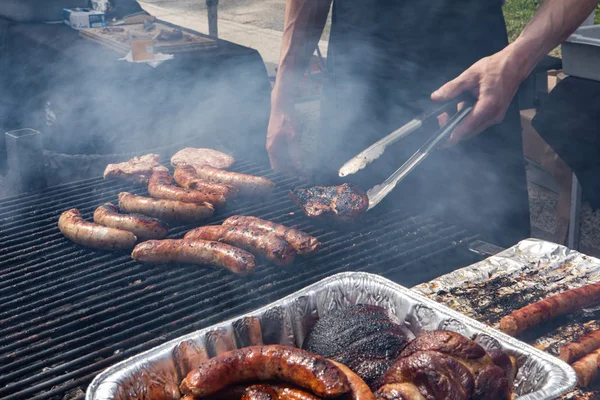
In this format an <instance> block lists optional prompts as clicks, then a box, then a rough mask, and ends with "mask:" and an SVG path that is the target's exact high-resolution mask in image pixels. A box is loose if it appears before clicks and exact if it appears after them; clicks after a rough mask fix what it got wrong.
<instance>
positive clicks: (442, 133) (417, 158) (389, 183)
mask: <svg viewBox="0 0 600 400" xmlns="http://www.w3.org/2000/svg"><path fill="white" fill-rule="evenodd" d="M459 103H463V107H462V108H461V109H460V110H459V111H458V112H457V113H455V114H454V115H453V116H452V117H451V118H450V119H449V120H448V122H447V123H446V124H445V125H444V126H442V127H441V128H440V129H439V130H438V131H437V132H436V133H435V134H434V135H433V136H432V137H431V138H429V140H427V142H425V144H424V145H423V146H421V147H420V148H419V149H418V150H417V151H416V152H415V153H414V154H413V155H412V156H411V157H410V158H409V159H408V160H407V161H406V162H405V163H404V164H403V165H402V166H401V167H400V168H398V169H397V170H396V172H394V173H393V174H392V175H391V176H390V177H389V178H388V179H386V180H385V182H383V183H381V184H379V185H375V186H374V187H373V188H371V189H370V190H369V191H368V192H367V196H368V197H369V210H370V209H371V208H373V207H375V206H376V205H377V204H379V202H380V201H381V200H383V198H384V197H385V196H387V195H388V194H389V193H390V192H391V191H392V190H393V189H394V187H396V185H397V184H398V182H400V181H401V180H402V179H404V178H405V177H406V176H407V175H408V174H409V173H411V172H412V171H413V170H414V169H415V168H416V167H417V166H418V165H419V164H420V163H421V162H422V161H423V160H424V159H425V158H427V156H428V155H429V153H431V151H432V150H434V149H435V148H437V147H438V145H439V144H440V143H441V142H442V141H443V140H444V139H446V138H447V137H448V136H450V133H452V131H453V130H454V129H455V128H456V127H457V126H458V124H459V123H460V122H461V121H462V120H463V119H464V118H465V117H466V116H467V115H469V113H470V112H471V110H473V105H474V104H475V99H474V98H473V97H472V96H470V95H466V94H465V95H462V96H459V97H457V98H455V99H453V100H451V101H449V102H446V103H444V104H443V105H441V106H438V107H434V108H432V109H430V110H427V111H425V112H424V113H423V114H421V115H419V116H418V117H416V118H414V119H413V120H411V121H409V122H408V123H407V124H405V125H403V126H401V127H400V128H398V129H396V130H395V131H394V132H392V133H390V134H389V135H387V136H386V137H384V138H383V139H381V140H379V141H377V142H376V143H375V144H373V145H372V146H371V147H369V148H368V149H366V150H364V151H362V152H361V153H360V154H358V155H357V156H355V157H354V158H352V159H351V160H349V161H348V162H346V163H345V164H344V165H343V166H342V168H340V169H339V171H338V173H339V176H341V177H344V176H348V175H352V174H355V173H356V172H358V171H360V170H361V169H363V168H365V167H366V166H367V165H368V164H370V163H372V162H373V161H375V160H376V159H378V158H379V157H381V155H382V154H383V153H384V152H385V150H386V149H387V148H388V147H389V146H390V145H392V144H394V143H396V142H397V141H398V140H400V139H402V138H404V137H406V136H408V135H410V134H411V133H413V132H414V131H416V130H417V129H419V128H421V127H422V126H423V124H424V123H425V121H427V120H429V119H430V118H437V117H438V116H439V115H441V114H443V113H450V112H452V110H456V107H457V105H458V104H459Z"/></svg>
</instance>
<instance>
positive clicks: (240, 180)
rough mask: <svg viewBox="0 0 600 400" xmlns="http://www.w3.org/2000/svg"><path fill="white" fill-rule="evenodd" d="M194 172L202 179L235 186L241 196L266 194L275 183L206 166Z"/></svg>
mask: <svg viewBox="0 0 600 400" xmlns="http://www.w3.org/2000/svg"><path fill="white" fill-rule="evenodd" d="M196 173H197V174H198V176H199V177H200V178H202V179H207V180H209V181H212V182H217V183H224V184H226V185H232V186H235V187H236V188H237V189H238V190H239V194H240V195H243V196H267V195H269V194H271V192H272V191H273V189H274V188H275V184H274V183H273V182H272V181H271V180H270V179H267V178H263V177H260V176H254V175H247V174H240V173H237V172H231V171H224V170H222V169H217V168H212V167H208V166H204V167H198V168H196Z"/></svg>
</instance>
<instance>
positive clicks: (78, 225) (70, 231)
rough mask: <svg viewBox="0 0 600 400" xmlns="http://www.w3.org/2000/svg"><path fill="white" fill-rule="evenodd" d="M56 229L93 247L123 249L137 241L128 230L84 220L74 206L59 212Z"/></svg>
mask: <svg viewBox="0 0 600 400" xmlns="http://www.w3.org/2000/svg"><path fill="white" fill-rule="evenodd" d="M58 229H60V231H61V232H62V234H63V235H65V236H66V237H67V238H68V239H70V240H71V241H73V242H75V243H77V244H80V245H82V246H87V247H93V248H95V249H104V250H125V249H130V248H132V247H133V246H134V245H135V242H137V237H135V235H134V234H133V233H131V232H129V231H124V230H122V229H116V228H110V227H107V226H102V225H98V224H94V223H92V222H87V221H84V220H83V218H81V214H80V213H79V210H77V209H76V208H72V209H70V210H67V211H65V212H63V213H62V214H61V216H60V218H59V219H58Z"/></svg>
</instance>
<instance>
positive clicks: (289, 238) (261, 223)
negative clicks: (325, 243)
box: [223, 215, 321, 256]
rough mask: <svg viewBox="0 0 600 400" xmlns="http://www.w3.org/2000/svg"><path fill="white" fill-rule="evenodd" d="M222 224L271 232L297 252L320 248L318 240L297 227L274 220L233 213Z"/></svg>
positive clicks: (303, 253) (311, 252)
mask: <svg viewBox="0 0 600 400" xmlns="http://www.w3.org/2000/svg"><path fill="white" fill-rule="evenodd" d="M223 225H228V226H248V227H250V228H256V229H260V230H262V231H265V232H271V233H273V234H275V235H277V237H278V238H280V239H282V240H285V241H286V242H288V243H289V244H291V245H292V246H293V247H294V249H295V250H296V252H297V253H298V254H301V255H304V256H308V255H311V254H313V253H315V252H317V251H318V250H319V249H320V248H321V243H320V242H319V240H318V239H317V238H316V237H314V236H311V235H309V234H308V233H306V232H302V231H300V230H298V229H294V228H288V227H287V226H285V225H281V224H278V223H275V222H271V221H266V220H264V219H260V218H257V217H246V216H243V215H234V216H233V217H229V218H227V219H226V220H225V221H224V222H223Z"/></svg>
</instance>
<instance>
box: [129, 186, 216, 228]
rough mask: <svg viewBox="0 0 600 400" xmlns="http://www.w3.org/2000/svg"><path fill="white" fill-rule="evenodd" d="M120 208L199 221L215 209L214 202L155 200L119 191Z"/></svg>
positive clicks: (167, 219) (150, 214)
mask: <svg viewBox="0 0 600 400" xmlns="http://www.w3.org/2000/svg"><path fill="white" fill-rule="evenodd" d="M119 208H120V209H121V210H123V211H125V212H128V213H140V214H144V215H148V216H150V217H155V218H158V219H162V220H166V221H181V222H197V221H202V220H204V219H206V218H209V217H211V216H212V215H213V213H214V211H215V209H214V207H213V206H212V204H209V203H201V204H193V203H183V202H181V201H176V200H155V199H151V198H149V197H142V196H136V195H134V194H131V193H127V192H121V193H119Z"/></svg>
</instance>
